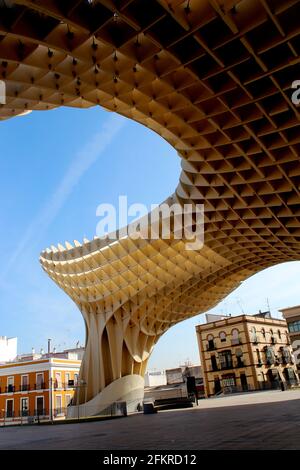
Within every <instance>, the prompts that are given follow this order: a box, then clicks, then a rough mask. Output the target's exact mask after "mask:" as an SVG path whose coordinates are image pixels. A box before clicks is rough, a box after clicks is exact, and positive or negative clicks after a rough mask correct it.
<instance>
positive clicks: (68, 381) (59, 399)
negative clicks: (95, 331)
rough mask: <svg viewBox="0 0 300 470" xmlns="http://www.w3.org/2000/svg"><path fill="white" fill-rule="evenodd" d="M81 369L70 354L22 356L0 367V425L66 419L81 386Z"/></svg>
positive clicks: (77, 361) (79, 362) (78, 361)
mask: <svg viewBox="0 0 300 470" xmlns="http://www.w3.org/2000/svg"><path fill="white" fill-rule="evenodd" d="M37 356H39V355H37ZM45 356H46V357H45ZM80 365H81V361H80V360H76V359H74V355H71V357H70V354H68V353H66V354H63V353H60V354H58V357H57V356H56V355H55V354H54V355H53V356H51V354H50V355H49V354H46V355H44V356H41V357H36V356H35V355H32V356H31V357H30V356H27V357H25V356H23V358H22V359H21V360H19V361H15V362H10V363H6V364H3V365H0V424H13V423H19V422H25V421H30V420H31V421H33V420H41V419H50V420H52V419H59V418H64V417H65V415H66V409H67V406H68V405H69V403H70V402H71V400H72V398H73V395H74V391H75V390H76V388H78V387H79V386H82V385H81V384H79V382H78V376H79V369H80Z"/></svg>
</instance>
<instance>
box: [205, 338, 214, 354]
mask: <svg viewBox="0 0 300 470" xmlns="http://www.w3.org/2000/svg"><path fill="white" fill-rule="evenodd" d="M207 342H208V345H207V349H208V350H209V351H212V350H213V349H215V343H214V337H213V335H208V337H207Z"/></svg>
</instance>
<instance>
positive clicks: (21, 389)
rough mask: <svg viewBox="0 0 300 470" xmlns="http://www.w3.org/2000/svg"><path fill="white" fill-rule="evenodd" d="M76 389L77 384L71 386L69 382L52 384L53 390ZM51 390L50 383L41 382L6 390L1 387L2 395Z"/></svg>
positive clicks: (9, 387)
mask: <svg viewBox="0 0 300 470" xmlns="http://www.w3.org/2000/svg"><path fill="white" fill-rule="evenodd" d="M76 387H78V385H76V384H70V383H68V382H61V383H59V382H53V384H52V388H53V390H57V389H59V390H73V389H75V388H76ZM48 388H50V385H49V383H46V382H41V383H35V384H31V385H30V384H21V385H18V386H15V385H7V386H6V387H4V388H1V387H0V394H4V393H17V392H29V391H33V390H45V389H48Z"/></svg>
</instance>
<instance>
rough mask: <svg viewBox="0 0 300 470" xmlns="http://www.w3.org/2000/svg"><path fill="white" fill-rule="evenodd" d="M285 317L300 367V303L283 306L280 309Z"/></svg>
mask: <svg viewBox="0 0 300 470" xmlns="http://www.w3.org/2000/svg"><path fill="white" fill-rule="evenodd" d="M280 312H281V313H282V315H283V317H284V318H285V320H286V322H287V326H288V330H289V336H290V341H291V345H292V348H293V351H294V356H295V360H296V364H297V369H298V370H299V369H300V305H296V306H294V307H288V308H283V309H281V310H280Z"/></svg>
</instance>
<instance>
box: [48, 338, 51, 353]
mask: <svg viewBox="0 0 300 470" xmlns="http://www.w3.org/2000/svg"><path fill="white" fill-rule="evenodd" d="M50 353H51V338H49V339H48V354H50Z"/></svg>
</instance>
